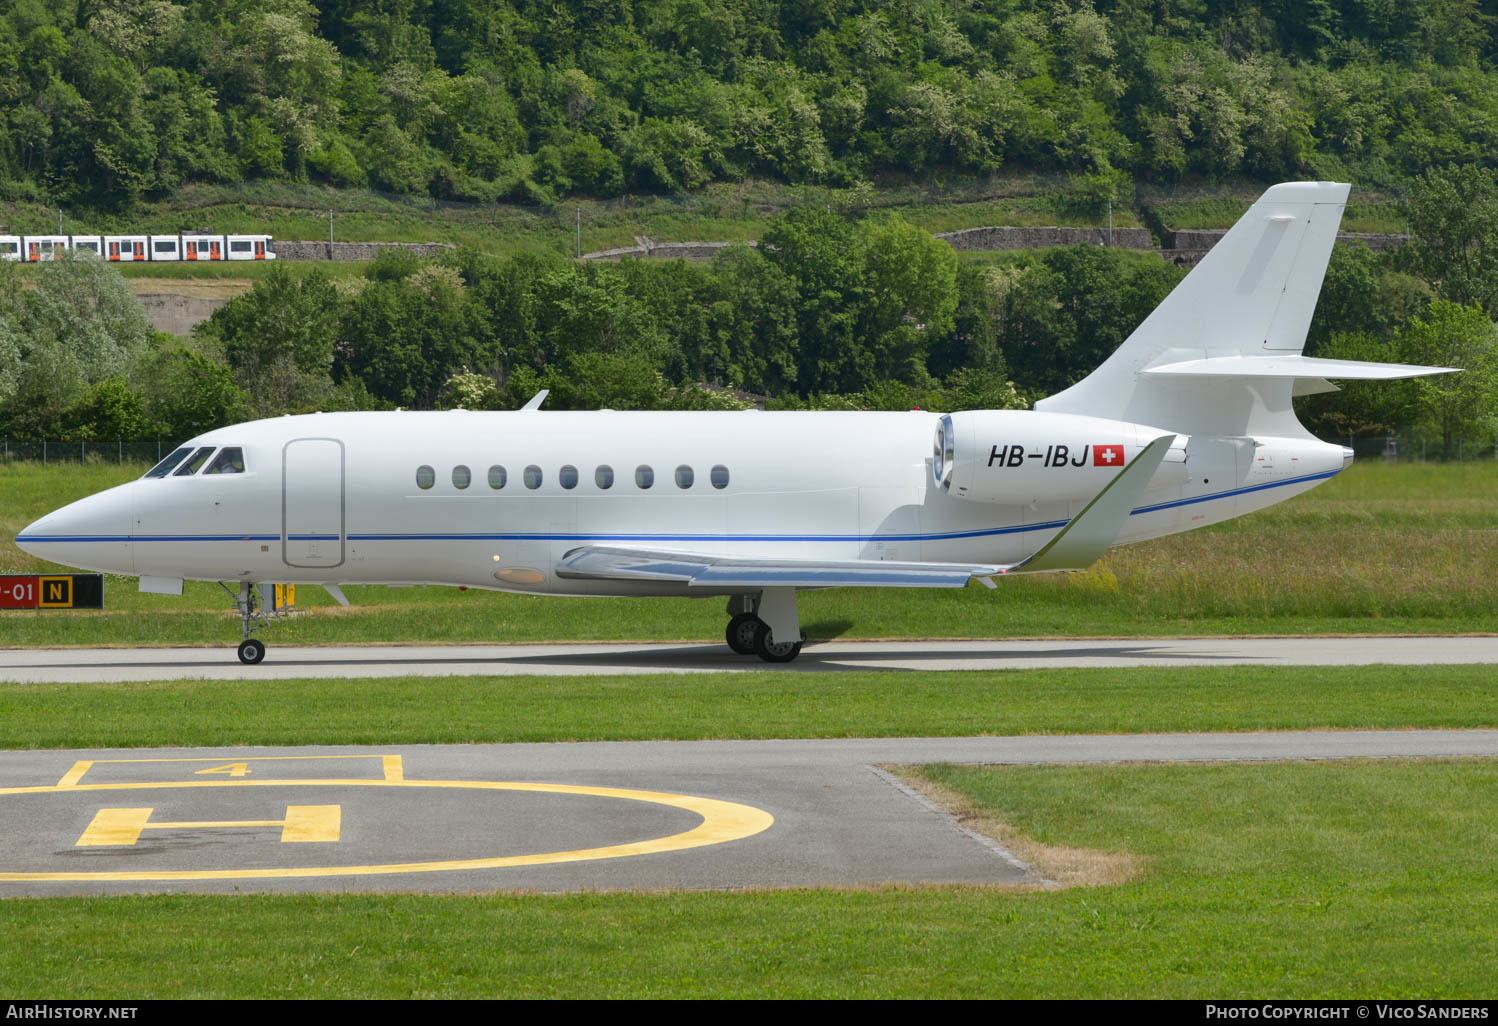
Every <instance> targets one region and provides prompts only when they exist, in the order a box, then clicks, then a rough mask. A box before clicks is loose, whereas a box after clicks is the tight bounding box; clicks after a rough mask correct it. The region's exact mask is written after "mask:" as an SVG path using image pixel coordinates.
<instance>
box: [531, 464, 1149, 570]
mask: <svg viewBox="0 0 1498 1026" xmlns="http://www.w3.org/2000/svg"><path fill="white" fill-rule="evenodd" d="M1173 441H1175V435H1162V436H1160V437H1159V438H1157V439H1155V440H1154V441H1152V442H1151V443H1150V444H1149V445H1147V446H1145V448H1144V450H1143V451H1142V452H1140V453H1139V455H1138V456H1135V457H1134V459H1133V460H1131V461H1130V462H1129V465H1128V466H1126V467H1125V468H1124V469H1123V471H1122V473H1120V474H1119V475H1118V476H1117V477H1115V478H1114V479H1113V480H1112V481H1110V482H1109V483H1108V485H1107V487H1105V488H1104V489H1103V490H1102V491H1100V492H1098V494H1097V495H1095V496H1094V497H1093V499H1092V501H1091V502H1089V503H1088V504H1087V506H1086V508H1084V509H1083V510H1082V512H1080V513H1078V514H1077V515H1076V516H1075V517H1073V518H1072V519H1071V520H1070V521H1068V522H1067V524H1066V526H1065V527H1063V528H1062V529H1061V530H1060V531H1059V532H1058V533H1057V534H1056V535H1055V537H1053V538H1051V540H1050V541H1048V542H1047V543H1046V544H1045V545H1044V546H1042V547H1041V548H1040V549H1039V550H1037V551H1036V552H1034V553H1032V554H1031V555H1029V556H1027V557H1026V558H1024V559H1023V560H1021V561H1020V562H1018V563H1009V564H992V565H982V564H970V563H903V562H895V561H893V560H878V559H850V560H807V559H777V558H769V557H762V556H743V555H720V554H713V553H704V552H673V551H669V550H665V549H643V548H633V547H630V548H626V547H621V546H615V545H582V546H579V547H578V548H575V549H572V550H571V551H569V552H567V553H565V554H564V555H563V556H562V561H561V562H560V563H559V564H557V575H558V576H559V577H568V578H582V579H589V578H591V579H597V580H614V581H620V580H623V581H675V582H678V583H684V584H686V585H688V586H691V587H702V588H838V587H867V588H881V587H882V588H961V587H963V586H964V585H966V584H967V582H968V581H970V580H972V579H973V578H975V577H976V578H978V579H980V580H982V581H983V582H984V583H985V584H989V585H992V581H990V580H989V578H991V577H994V576H996V575H999V574H1007V573H1039V572H1047V571H1058V570H1085V569H1086V568H1087V567H1089V566H1091V565H1092V564H1093V563H1094V562H1096V561H1097V559H1098V558H1099V557H1101V556H1102V555H1103V553H1105V552H1107V551H1108V548H1109V546H1111V545H1112V544H1113V541H1114V539H1116V538H1117V537H1118V532H1119V531H1120V530H1121V529H1122V528H1123V525H1124V524H1125V523H1126V522H1127V521H1128V518H1129V514H1130V512H1131V511H1132V510H1133V507H1134V503H1135V502H1137V501H1138V500H1139V496H1140V494H1141V493H1142V492H1143V491H1144V486H1145V485H1146V484H1147V483H1148V482H1149V479H1150V478H1151V477H1152V476H1153V475H1154V473H1155V471H1156V469H1158V468H1159V466H1160V463H1161V461H1163V460H1164V459H1165V454H1166V452H1168V451H1169V450H1170V444H1171V443H1172V442H1173Z"/></svg>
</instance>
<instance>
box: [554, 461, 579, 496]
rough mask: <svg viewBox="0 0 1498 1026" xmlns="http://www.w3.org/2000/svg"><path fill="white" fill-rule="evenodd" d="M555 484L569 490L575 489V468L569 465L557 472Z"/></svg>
mask: <svg viewBox="0 0 1498 1026" xmlns="http://www.w3.org/2000/svg"><path fill="white" fill-rule="evenodd" d="M557 484H559V485H561V486H562V487H563V488H566V489H569V490H570V489H573V488H576V487H577V468H576V467H574V466H573V465H572V464H570V463H569V464H567V465H566V466H565V467H563V468H562V469H561V470H559V471H557Z"/></svg>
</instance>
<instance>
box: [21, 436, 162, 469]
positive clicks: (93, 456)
mask: <svg viewBox="0 0 1498 1026" xmlns="http://www.w3.org/2000/svg"><path fill="white" fill-rule="evenodd" d="M173 448H174V446H173V444H172V442H170V441H168V440H167V439H165V438H157V439H153V440H151V441H146V442H127V441H124V440H123V439H115V440H114V441H112V442H60V441H41V442H18V441H15V440H13V439H9V438H7V439H4V440H3V442H0V461H3V462H5V463H23V462H29V463H43V464H51V463H119V464H125V463H147V464H155V463H159V462H161V459H162V457H164V456H165V455H166V454H167V453H169V452H171V451H172V449H173Z"/></svg>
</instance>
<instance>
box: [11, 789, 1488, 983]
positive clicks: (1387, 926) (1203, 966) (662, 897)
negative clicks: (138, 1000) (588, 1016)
mask: <svg viewBox="0 0 1498 1026" xmlns="http://www.w3.org/2000/svg"><path fill="white" fill-rule="evenodd" d="M924 774H925V775H926V776H927V777H928V778H929V780H931V781H933V782H935V783H937V784H940V785H942V786H943V787H945V788H947V789H949V790H950V791H953V792H956V793H958V794H960V795H961V796H962V799H963V801H964V804H965V805H966V806H967V807H968V808H969V810H971V811H973V812H974V813H976V814H978V815H980V816H983V817H986V818H991V819H1003V820H1005V821H1007V822H1009V823H1011V824H1012V825H1014V826H1015V827H1017V828H1018V829H1020V830H1022V831H1024V832H1026V834H1028V835H1029V836H1030V837H1031V838H1033V839H1036V840H1039V841H1041V842H1043V843H1044V844H1046V845H1050V846H1059V845H1066V846H1071V847H1074V848H1075V847H1081V848H1086V849H1090V850H1094V851H1104V852H1111V853H1115V854H1116V853H1126V854H1127V855H1129V856H1132V858H1131V859H1130V862H1131V863H1132V864H1133V865H1134V866H1135V867H1136V869H1137V871H1138V875H1137V876H1136V877H1135V878H1134V879H1132V880H1131V881H1129V882H1127V883H1123V884H1121V885H1117V886H1109V887H1075V888H1071V889H1068V890H1062V891H1053V892H1030V893H1013V892H1004V891H998V890H987V889H978V888H950V887H941V888H924V889H899V888H889V889H873V890H867V891H848V890H841V891H837V890H824V891H767V892H748V893H665V894H569V895H505V894H493V895H454V896H447V897H427V896H419V895H391V896H364V895H332V894H330V895H314V896H305V897H277V896H238V897H176V896H167V897H126V898H85V899H75V898H68V899H43V900H38V899H17V900H9V901H3V902H0V929H3V931H4V936H5V939H6V943H5V944H3V945H0V992H5V993H9V994H17V995H32V994H35V995H43V994H45V995H48V996H52V995H69V996H73V997H110V998H118V997H121V996H133V997H155V998H192V997H298V998H306V997H394V998H425V997H541V996H556V997H561V996H566V997H722V996H747V997H780V998H784V997H865V998H873V997H1167V998H1193V997H1194V998H1201V997H1204V996H1212V997H1221V998H1229V997H1241V998H1260V999H1262V998H1266V997H1280V998H1332V997H1367V996H1381V997H1390V998H1393V997H1404V998H1413V997H1442V998H1455V997H1464V996H1475V997H1490V996H1491V994H1492V988H1493V979H1492V966H1493V965H1494V964H1495V962H1498V932H1495V930H1494V926H1493V924H1494V922H1495V921H1498V877H1495V876H1494V874H1493V872H1492V862H1491V859H1492V852H1493V850H1494V847H1495V843H1498V828H1495V823H1498V764H1495V763H1493V762H1492V761H1482V760H1462V761H1428V762H1427V761H1422V762H1400V761H1392V760H1380V761H1354V762H1337V763H1285V764H1262V763H1260V764H1253V765H1209V766H1199V765H1171V766H1161V765H1144V766H1141V765H1126V766H1088V767H1049V768H1002V769H994V768H986V769H985V768H963V769H957V768H950V767H934V768H930V769H928V770H926V771H924Z"/></svg>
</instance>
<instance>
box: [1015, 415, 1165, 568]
mask: <svg viewBox="0 0 1498 1026" xmlns="http://www.w3.org/2000/svg"><path fill="white" fill-rule="evenodd" d="M1175 440H1176V436H1175V435H1161V436H1160V437H1159V438H1156V439H1155V440H1154V441H1153V442H1151V443H1150V444H1149V445H1147V446H1145V447H1144V451H1143V452H1141V453H1140V454H1139V455H1138V456H1135V457H1134V458H1133V460H1131V461H1130V462H1129V465H1128V466H1126V467H1124V469H1123V470H1122V472H1120V473H1119V475H1118V476H1117V477H1115V478H1114V479H1113V480H1112V481H1110V482H1108V486H1107V487H1106V488H1104V489H1103V490H1102V491H1100V492H1098V493H1097V495H1095V496H1093V498H1092V501H1091V502H1089V503H1088V504H1087V505H1086V507H1085V508H1084V509H1083V510H1082V512H1080V513H1078V514H1077V515H1076V516H1074V517H1072V519H1071V520H1070V522H1068V523H1067V525H1066V526H1065V527H1063V528H1062V529H1061V530H1060V531H1059V532H1058V533H1057V534H1056V537H1054V538H1052V539H1051V540H1050V541H1049V542H1047V543H1046V544H1045V546H1044V547H1042V548H1041V549H1040V551H1038V552H1036V553H1035V555H1033V556H1031V557H1029V558H1028V559H1025V560H1022V561H1021V562H1019V563H1017V564H1015V565H1014V567H1013V568H1011V569H1010V570H1009V571H1008V572H1009V573H1043V572H1047V571H1056V570H1086V569H1087V568H1088V567H1089V566H1091V565H1092V564H1093V563H1096V562H1097V561H1098V560H1099V559H1101V558H1102V556H1103V554H1104V553H1105V552H1107V551H1108V549H1110V548H1111V547H1112V546H1113V543H1114V541H1116V540H1117V538H1118V532H1119V531H1121V530H1123V526H1124V524H1125V523H1127V522H1128V519H1129V514H1130V513H1132V512H1133V510H1134V504H1135V503H1136V502H1138V501H1139V496H1140V495H1142V494H1143V493H1144V489H1145V486H1146V485H1148V484H1149V480H1150V478H1152V477H1154V476H1155V471H1156V470H1158V469H1160V464H1161V463H1163V462H1164V461H1165V454H1166V453H1168V452H1169V451H1170V446H1171V443H1173V442H1174V441H1175Z"/></svg>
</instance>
